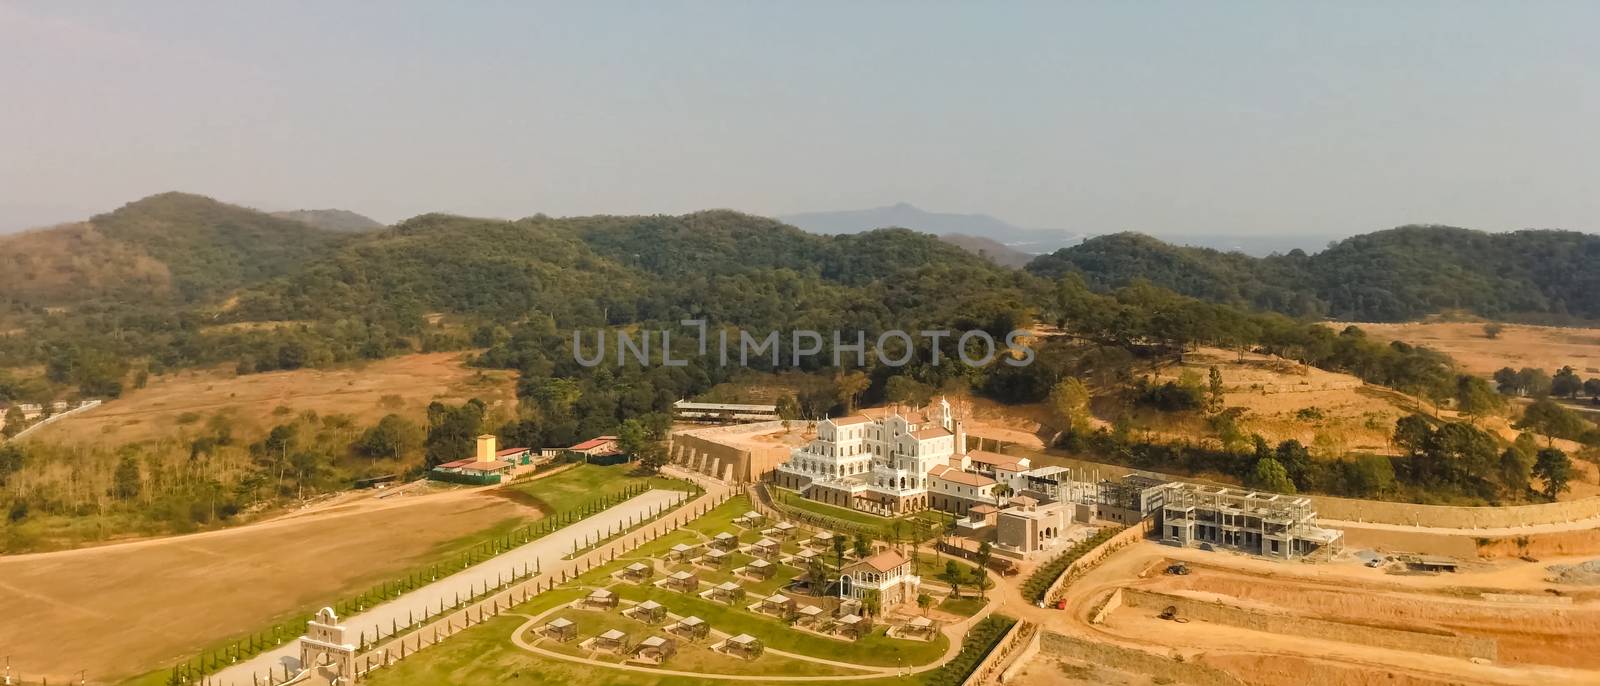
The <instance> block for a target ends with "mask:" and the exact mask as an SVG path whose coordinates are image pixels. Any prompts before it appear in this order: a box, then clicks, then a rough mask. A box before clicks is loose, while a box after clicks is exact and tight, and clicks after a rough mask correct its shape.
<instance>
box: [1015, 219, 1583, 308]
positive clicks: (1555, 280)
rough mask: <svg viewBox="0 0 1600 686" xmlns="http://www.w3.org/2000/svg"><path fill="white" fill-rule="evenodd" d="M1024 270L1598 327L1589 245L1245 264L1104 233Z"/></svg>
mask: <svg viewBox="0 0 1600 686" xmlns="http://www.w3.org/2000/svg"><path fill="white" fill-rule="evenodd" d="M1028 269H1029V270H1030V271H1032V272H1033V273H1035V274H1038V275H1040V276H1046V277H1051V278H1054V277H1058V276H1060V275H1063V274H1066V273H1077V274H1080V275H1082V276H1083V278H1084V280H1085V281H1087V282H1088V283H1089V284H1090V285H1091V286H1095V287H1098V288H1114V287H1119V286H1124V285H1127V284H1130V283H1133V282H1134V281H1138V280H1144V281H1149V282H1150V283H1153V284H1155V285H1157V286H1161V287H1163V288H1169V289H1172V290H1174V291H1177V292H1179V293H1183V294H1185V295H1190V296H1193V297H1197V298H1202V299H1206V300H1211V301H1215V302H1223V303H1230V304H1237V305H1246V306H1250V307H1256V308H1260V309H1267V310H1273V311H1277V312H1282V313H1285V314H1290V315H1295V316H1327V317H1332V318H1335V319H1352V320H1360V321H1404V320H1409V319H1417V318H1420V317H1423V316H1426V315H1429V314H1433V313H1436V312H1441V311H1446V310H1466V311H1470V312H1473V313H1476V314H1479V315H1482V316H1485V317H1491V318H1503V319H1532V320H1541V321H1554V322H1561V321H1570V320H1574V319H1579V320H1594V319H1600V236H1596V235H1593V234H1584V233H1578V232H1574V231H1516V232H1511V233H1485V232H1482V231H1473V230H1469V229H1460V228H1454V227H1446V226H1403V227H1399V228H1396V229H1391V230H1388V231H1379V232H1376V233H1370V234H1365V235H1361V236H1355V237H1353V238H1348V239H1346V240H1343V241H1340V242H1339V243H1337V244H1335V245H1333V246H1332V247H1330V248H1328V249H1327V250H1324V251H1322V252H1319V253H1317V254H1315V255H1307V254H1305V253H1303V252H1301V251H1298V250H1296V251H1292V252H1290V253H1289V254H1287V255H1273V256H1270V257H1265V258H1254V257H1249V256H1246V255H1242V254H1238V253H1222V252H1218V251H1215V250H1210V249H1205V248H1190V247H1179V246H1173V245H1169V244H1167V243H1163V242H1161V241H1159V240H1156V239H1154V238H1150V237H1148V236H1143V235H1140V234H1131V233H1123V234H1115V235H1110V236H1100V237H1096V238H1094V239H1091V240H1088V241H1085V242H1084V243H1083V244H1082V245H1078V246H1073V247H1071V248H1065V249H1062V250H1058V251H1056V252H1055V253H1053V254H1050V255H1044V256H1040V257H1039V258H1037V259H1035V260H1034V261H1033V262H1032V263H1030V264H1029V266H1028Z"/></svg>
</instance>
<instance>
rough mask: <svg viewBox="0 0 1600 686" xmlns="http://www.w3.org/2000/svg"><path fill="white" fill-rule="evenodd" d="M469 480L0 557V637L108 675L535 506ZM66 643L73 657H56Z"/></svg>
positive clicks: (274, 616)
mask: <svg viewBox="0 0 1600 686" xmlns="http://www.w3.org/2000/svg"><path fill="white" fill-rule="evenodd" d="M532 514H533V513H532V511H531V510H530V509H527V508H523V507H519V506H518V505H516V504H514V503H512V502H510V501H508V500H506V499H503V498H497V497H492V496H489V495H484V494H481V493H479V492H475V491H464V490H456V491H446V492H442V493H430V494H427V495H416V496H411V495H393V496H390V497H387V498H384V499H381V500H380V499H377V498H373V497H370V496H366V497H347V498H343V499H340V500H339V501H338V502H337V503H336V504H334V505H332V506H329V507H325V508H319V509H317V510H315V511H312V512H304V513H299V514H295V515H290V516H287V517H284V518H280V519H277V520H273V521H269V522H264V523H261V524H257V525H252V526H247V527H241V528H237V529H224V530H220V531H214V532H208V533H202V534H195V535H191V536H180V537H173V538H162V539H153V540H148V541H138V542H133V543H126V544H121V545H112V546H105V547H100V548H87V549H81V550H71V551H64V552H58V553H42V554H37V555H19V556H12V557H4V558H0V617H4V618H6V620H5V621H0V646H3V647H4V652H5V653H6V654H8V655H10V656H11V661H12V665H13V666H14V667H15V668H16V669H19V670H21V671H22V672H23V673H29V672H32V673H38V672H45V673H55V674H64V673H75V672H77V670H80V669H82V670H86V671H87V672H88V674H89V676H90V679H91V681H100V682H104V681H111V680H115V679H117V678H122V677H128V676H132V675H135V674H139V673H143V672H146V671H150V670H152V669H156V668H159V667H161V666H162V665H163V664H164V663H167V662H169V661H172V660H176V659H179V658H181V657H185V656H188V655H190V654H191V653H193V652H195V651H197V650H199V649H202V648H205V647H208V646H212V645H214V644H216V643H217V642H218V641H219V640H220V639H222V638H225V637H229V636H236V635H239V634H241V633H243V632H249V631H253V630H257V629H260V628H262V627H263V626H266V625H269V624H271V623H273V622H275V621H278V620H282V619H286V618H287V617H288V616H289V615H291V614H294V613H298V612H301V611H304V610H307V609H309V608H311V607H313V606H315V605H318V604H321V603H327V602H332V601H334V600H337V599H340V598H343V597H345V596H348V595H350V594H353V593H358V592H360V591H362V590H364V589H366V588H368V587H370V586H371V585H373V584H375V583H378V582H379V581H382V580H384V579H388V578H391V577H393V576H396V575H399V574H402V573H404V572H406V571H409V570H411V569H413V568H415V567H417V566H418V565H420V564H422V561H423V560H426V559H429V558H430V557H431V555H433V554H436V553H437V552H438V551H439V550H440V549H441V548H444V547H448V545H449V543H450V542H451V541H454V540H458V539H461V538H463V537H466V536H469V535H471V534H474V533H475V532H479V531H482V530H484V529H486V528H491V527H495V526H496V525H502V526H508V525H509V523H510V522H514V521H520V520H522V519H524V518H526V517H529V516H532ZM63 655H70V656H72V660H73V662H72V663H71V664H59V663H57V662H56V661H55V660H56V659H57V658H58V657H59V656H63Z"/></svg>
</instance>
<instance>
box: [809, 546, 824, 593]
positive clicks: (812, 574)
mask: <svg viewBox="0 0 1600 686" xmlns="http://www.w3.org/2000/svg"><path fill="white" fill-rule="evenodd" d="M806 585H807V586H808V587H810V589H811V594H812V595H815V596H820V595H822V594H823V593H826V592H827V590H828V570H827V568H825V567H824V566H823V564H822V558H821V556H817V557H813V558H811V559H810V560H807V561H806Z"/></svg>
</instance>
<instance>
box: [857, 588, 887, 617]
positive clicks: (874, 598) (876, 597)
mask: <svg viewBox="0 0 1600 686" xmlns="http://www.w3.org/2000/svg"><path fill="white" fill-rule="evenodd" d="M861 610H862V611H863V612H866V613H867V614H868V615H871V616H874V617H876V616H878V615H880V614H883V592H882V591H879V590H878V589H875V588H872V589H867V590H866V592H864V593H862V594H861Z"/></svg>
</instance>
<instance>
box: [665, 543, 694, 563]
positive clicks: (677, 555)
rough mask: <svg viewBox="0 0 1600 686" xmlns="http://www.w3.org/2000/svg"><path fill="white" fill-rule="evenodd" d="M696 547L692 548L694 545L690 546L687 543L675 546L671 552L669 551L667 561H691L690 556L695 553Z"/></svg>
mask: <svg viewBox="0 0 1600 686" xmlns="http://www.w3.org/2000/svg"><path fill="white" fill-rule="evenodd" d="M696 547H697V546H692V545H688V544H685V543H679V544H677V545H674V546H672V549H671V550H668V551H667V559H669V560H686V559H689V556H690V555H692V554H693V553H694V549H695V548H696Z"/></svg>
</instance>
